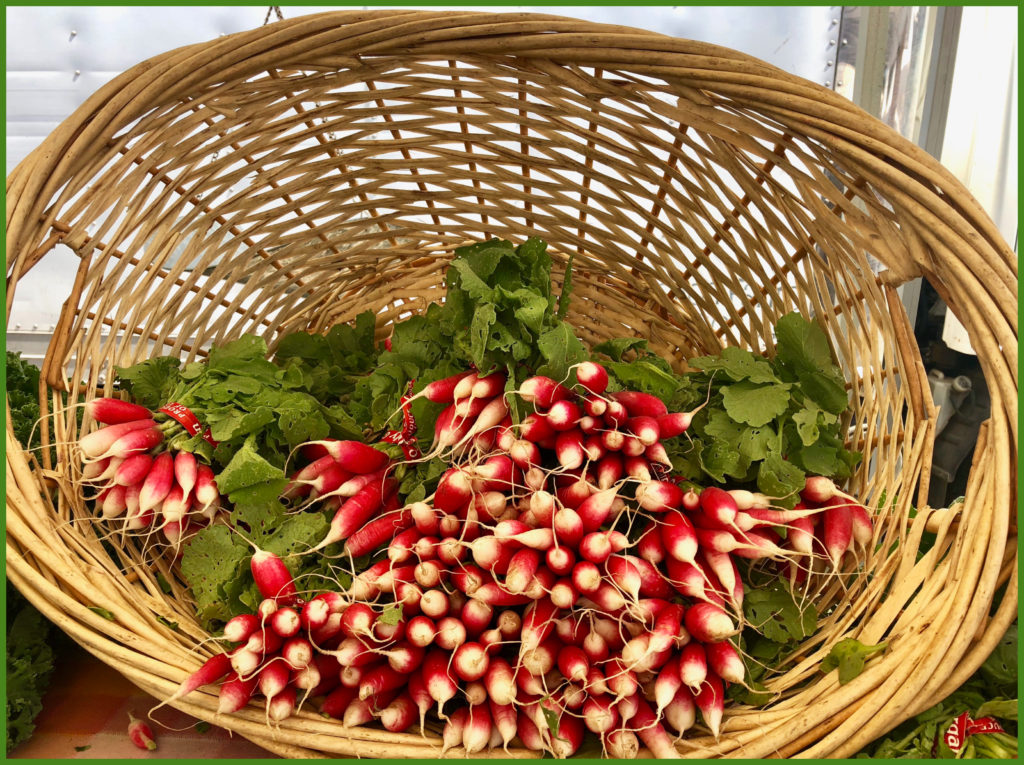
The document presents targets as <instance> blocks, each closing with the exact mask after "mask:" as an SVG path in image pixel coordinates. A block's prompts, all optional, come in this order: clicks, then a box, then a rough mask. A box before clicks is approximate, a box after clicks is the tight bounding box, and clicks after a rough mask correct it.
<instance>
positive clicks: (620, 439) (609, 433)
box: [600, 430, 626, 456]
mask: <svg viewBox="0 0 1024 765" xmlns="http://www.w3.org/2000/svg"><path fill="white" fill-rule="evenodd" d="M600 435H601V446H603V447H604V450H605V454H606V456H607V455H608V454H614V453H616V452H618V451H619V450H620V449H621V448H622V447H623V445H624V444H625V443H626V434H625V433H623V432H621V431H618V430H602V431H601V432H600Z"/></svg>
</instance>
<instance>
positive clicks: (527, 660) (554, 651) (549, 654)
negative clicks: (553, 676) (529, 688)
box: [519, 638, 558, 677]
mask: <svg viewBox="0 0 1024 765" xmlns="http://www.w3.org/2000/svg"><path fill="white" fill-rule="evenodd" d="M557 657H558V640H557V639H555V638H551V639H549V640H546V641H544V642H543V643H541V644H540V645H539V646H537V647H536V648H531V649H529V650H527V651H523V652H521V653H520V655H519V663H520V664H521V665H522V668H523V669H524V670H526V671H527V672H529V673H530V674H531V675H536V676H537V677H542V676H543V675H546V674H547V673H548V672H550V671H551V670H552V669H554V666H555V660H556V659H557Z"/></svg>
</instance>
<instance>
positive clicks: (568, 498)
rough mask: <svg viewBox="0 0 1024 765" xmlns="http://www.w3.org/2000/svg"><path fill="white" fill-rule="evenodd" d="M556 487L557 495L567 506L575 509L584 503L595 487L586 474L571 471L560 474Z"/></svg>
mask: <svg viewBox="0 0 1024 765" xmlns="http://www.w3.org/2000/svg"><path fill="white" fill-rule="evenodd" d="M556 483H557V484H558V486H557V488H556V489H555V497H556V498H557V500H558V501H559V502H560V503H561V504H562V505H564V506H565V507H570V508H572V509H573V510H575V509H576V508H578V507H579V506H580V505H582V504H583V503H584V502H585V501H586V500H587V498H588V497H590V495H591V494H593V493H594V487H593V485H591V483H590V482H589V481H588V480H587V478H586V476H585V474H582V473H577V472H576V471H571V472H568V473H564V474H562V475H560V476H558V478H557V481H556Z"/></svg>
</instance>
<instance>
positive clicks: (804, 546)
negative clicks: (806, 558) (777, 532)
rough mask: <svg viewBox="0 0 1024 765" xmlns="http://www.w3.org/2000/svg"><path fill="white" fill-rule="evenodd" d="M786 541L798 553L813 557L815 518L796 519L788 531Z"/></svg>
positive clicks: (791, 522) (789, 525)
mask: <svg viewBox="0 0 1024 765" xmlns="http://www.w3.org/2000/svg"><path fill="white" fill-rule="evenodd" d="M786 541H787V542H788V543H789V546H790V547H791V548H792V549H793V550H794V551H795V552H798V553H802V554H804V555H811V554H813V552H814V518H813V517H810V516H809V517H806V518H794V519H793V520H792V521H790V522H789V524H788V526H787V529H786Z"/></svg>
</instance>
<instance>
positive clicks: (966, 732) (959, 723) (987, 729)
mask: <svg viewBox="0 0 1024 765" xmlns="http://www.w3.org/2000/svg"><path fill="white" fill-rule="evenodd" d="M1005 732H1006V731H1005V730H1003V726H1002V725H1000V724H999V722H998V721H997V720H995V719H994V718H992V717H981V718H979V719H977V720H972V719H971V716H970V714H969V713H967V712H963V713H962V714H961V715H960V716H959V717H957V718H956V719H955V720H953V722H952V723H950V725H949V727H948V728H947V729H946V732H945V734H944V735H943V740H944V741H945V742H946V746H948V747H949V748H950V750H951V751H952V752H953V753H955V754H959V753H960V750H961V749H963V746H964V742H965V741H966V740H967V737H968V736H974V735H976V734H978V733H1005ZM937 743H938V742H936V744H937ZM935 748H936V747H933V749H935ZM936 755H937V751H933V752H932V756H936Z"/></svg>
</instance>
